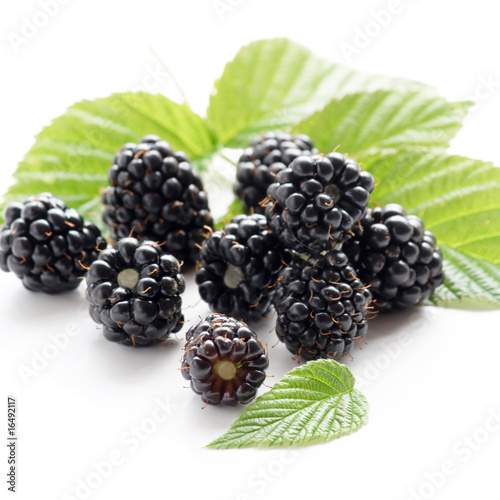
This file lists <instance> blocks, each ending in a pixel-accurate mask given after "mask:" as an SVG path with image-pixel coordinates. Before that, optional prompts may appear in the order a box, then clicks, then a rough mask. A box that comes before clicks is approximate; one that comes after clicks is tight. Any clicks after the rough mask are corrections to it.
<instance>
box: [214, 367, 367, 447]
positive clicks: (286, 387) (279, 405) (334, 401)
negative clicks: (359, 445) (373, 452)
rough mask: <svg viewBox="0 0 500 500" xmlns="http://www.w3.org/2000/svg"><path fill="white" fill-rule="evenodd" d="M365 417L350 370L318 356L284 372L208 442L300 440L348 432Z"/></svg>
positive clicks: (224, 444)
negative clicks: (281, 376) (224, 431)
mask: <svg viewBox="0 0 500 500" xmlns="http://www.w3.org/2000/svg"><path fill="white" fill-rule="evenodd" d="M367 421H368V403H367V401H366V399H365V397H364V396H363V395H362V394H361V393H360V392H359V391H358V390H357V389H354V377H353V376H352V373H351V372H350V371H349V369H348V368H347V367H346V366H344V365H341V364H339V363H337V362H336V361H333V360H326V359H321V360H318V361H310V362H309V363H307V364H305V365H303V366H299V367H297V368H294V369H293V370H292V371H291V372H289V373H287V374H286V375H285V377H284V378H283V379H282V380H281V381H280V382H278V383H277V384H275V385H274V387H273V388H272V389H271V390H270V391H269V392H266V393H265V394H263V395H262V396H260V397H259V398H258V399H257V400H256V401H255V402H254V403H252V404H250V405H249V406H248V407H247V408H246V409H245V410H244V411H243V412H242V413H241V414H240V416H239V417H238V419H237V420H236V422H235V423H234V424H233V425H232V426H231V428H230V429H229V431H228V432H227V433H226V434H224V435H223V436H221V437H220V438H218V439H216V440H215V441H213V442H212V443H210V444H209V445H208V447H209V448H218V449H223V448H245V447H252V446H253V447H263V448H264V447H267V448H269V447H286V446H302V445H308V444H313V443H320V442H324V441H330V440H332V439H336V438H339V437H341V436H345V435H347V434H352V433H353V432H355V431H357V430H358V429H359V428H360V427H361V426H362V425H363V424H365V423H366V422H367Z"/></svg>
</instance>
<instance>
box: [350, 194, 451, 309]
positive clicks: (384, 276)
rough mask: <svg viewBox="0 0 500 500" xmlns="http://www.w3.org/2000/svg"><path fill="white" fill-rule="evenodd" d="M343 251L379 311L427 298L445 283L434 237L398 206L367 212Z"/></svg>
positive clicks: (440, 255)
mask: <svg viewBox="0 0 500 500" xmlns="http://www.w3.org/2000/svg"><path fill="white" fill-rule="evenodd" d="M344 250H345V252H346V254H347V255H348V257H349V259H350V261H351V263H352V265H353V266H354V267H355V268H356V270H357V272H358V274H359V277H360V278H361V279H362V280H363V281H364V282H365V283H367V284H368V285H370V287H371V288H370V290H371V291H372V293H373V298H374V306H375V309H376V310H378V311H380V312H385V311H390V310H392V309H403V308H406V307H409V306H413V305H416V304H418V303H420V302H422V301H424V300H427V299H428V298H429V297H430V296H431V295H432V294H433V292H434V290H435V289H436V288H437V287H438V286H439V285H441V284H442V283H443V281H444V273H443V257H442V254H441V251H440V250H439V248H438V247H437V246H436V238H435V237H434V235H433V234H432V233H431V232H430V231H426V230H425V228H424V224H423V222H422V221H421V220H420V218H418V217H417V216H415V215H406V212H405V210H404V208H403V207H402V206H401V205H397V204H393V203H392V204H389V205H386V206H384V207H377V208H374V209H373V210H368V212H367V213H366V215H365V216H364V217H363V218H362V219H361V222H360V226H359V227H357V228H356V229H355V230H354V237H352V238H351V239H349V240H348V241H347V242H346V244H345V245H344Z"/></svg>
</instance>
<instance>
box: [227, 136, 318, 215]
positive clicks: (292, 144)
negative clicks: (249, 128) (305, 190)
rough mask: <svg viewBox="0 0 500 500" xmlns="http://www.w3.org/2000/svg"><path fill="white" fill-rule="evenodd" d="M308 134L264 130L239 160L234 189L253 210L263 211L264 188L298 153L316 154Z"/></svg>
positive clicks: (254, 211) (256, 211) (265, 190)
mask: <svg viewBox="0 0 500 500" xmlns="http://www.w3.org/2000/svg"><path fill="white" fill-rule="evenodd" d="M317 152H318V151H317V150H316V149H314V148H313V144H312V141H311V139H310V138H309V137H307V135H302V134H299V135H290V134H286V133H283V132H266V133H265V134H263V135H260V136H258V137H256V138H255V139H254V140H253V141H252V142H251V144H250V147H249V148H247V149H245V151H244V152H243V154H242V155H241V157H240V159H239V161H238V168H237V171H236V184H235V186H234V191H235V193H236V195H237V196H238V197H239V198H241V199H242V200H243V201H244V203H245V205H246V207H247V208H248V209H249V210H251V211H252V213H258V214H263V213H264V211H265V207H263V206H261V205H259V203H260V202H261V201H262V200H263V199H265V197H266V192H267V188H268V187H269V186H270V185H271V184H272V183H273V182H274V180H275V177H276V175H277V174H278V173H279V172H281V171H282V170H283V169H284V168H286V167H287V166H288V165H290V163H291V162H292V161H293V160H294V159H295V158H297V156H300V155H310V154H316V153H317Z"/></svg>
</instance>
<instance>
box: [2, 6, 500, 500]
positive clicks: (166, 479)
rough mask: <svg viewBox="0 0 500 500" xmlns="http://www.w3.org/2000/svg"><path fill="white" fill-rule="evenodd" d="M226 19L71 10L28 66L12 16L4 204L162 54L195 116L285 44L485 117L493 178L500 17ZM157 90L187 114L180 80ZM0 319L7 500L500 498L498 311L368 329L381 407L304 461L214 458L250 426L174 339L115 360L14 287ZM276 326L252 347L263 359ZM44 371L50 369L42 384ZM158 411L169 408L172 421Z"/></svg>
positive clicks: (358, 362)
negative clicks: (219, 83) (10, 429)
mask: <svg viewBox="0 0 500 500" xmlns="http://www.w3.org/2000/svg"><path fill="white" fill-rule="evenodd" d="M214 3H215V2H213V1H212V0H206V1H189V2H188V1H184V2H182V1H180V0H178V1H176V2H171V1H159V0H158V1H152V0H143V1H141V2H128V1H127V2H125V1H121V2H118V1H108V2H103V1H102V0H101V1H97V0H91V1H85V2H84V1H83V0H69V1H68V0H67V1H66V5H64V6H63V5H61V6H60V7H59V11H58V12H57V13H56V14H55V15H54V16H53V18H51V19H50V20H49V21H48V22H47V23H46V25H45V26H43V27H41V28H40V29H38V30H37V31H36V32H35V34H34V35H33V36H32V38H31V39H30V40H27V43H26V44H21V45H20V46H19V47H17V49H18V50H16V47H14V46H13V44H12V43H11V41H10V40H12V38H13V37H12V34H17V35H21V34H22V33H21V30H22V27H23V25H24V24H25V22H26V21H25V20H24V18H27V19H28V20H33V18H34V17H35V16H36V15H37V13H39V12H40V11H41V7H40V4H39V2H37V1H31V0H30V1H17V2H2V6H1V7H0V36H1V38H0V57H1V59H0V62H1V66H0V68H1V70H0V71H1V78H0V137H1V140H2V148H1V155H2V158H1V167H0V168H1V174H0V188H1V189H0V190H1V191H2V192H4V191H5V189H6V188H7V186H8V184H9V183H10V182H11V179H10V174H11V173H12V172H13V171H14V169H15V165H16V163H17V162H18V161H19V160H20V159H21V157H22V155H23V154H24V153H25V152H26V151H27V150H28V149H29V147H30V145H31V144H32V142H33V137H34V135H35V134H36V133H37V132H39V130H40V129H41V128H42V127H43V126H44V125H46V124H48V123H49V121H50V119H51V118H53V117H55V116H57V115H59V114H61V113H62V112H64V110H65V108H66V107H67V106H69V105H71V104H72V103H73V102H75V101H78V100H81V99H83V98H88V99H92V98H95V97H102V96H106V95H108V94H110V93H111V92H115V91H126V90H131V89H137V88H140V87H144V82H145V80H144V79H145V77H146V76H147V75H148V72H150V71H152V70H154V69H155V68H156V67H157V63H156V60H155V59H154V57H153V56H152V55H151V53H150V51H149V47H150V46H153V47H154V48H155V49H156V50H157V51H158V52H159V53H160V54H161V56H162V58H163V59H164V60H165V61H166V63H167V65H168V66H169V68H170V70H171V71H172V73H173V74H174V75H175V77H176V79H177V80H178V81H179V83H180V85H181V86H182V88H183V89H184V92H185V94H186V95H187V96H188V99H189V102H190V104H191V105H192V106H193V107H194V109H195V110H196V111H198V112H200V113H203V112H204V109H205V107H206V104H207V101H208V93H209V91H210V89H211V86H212V82H213V80H214V79H215V78H216V77H217V76H219V75H220V74H221V72H222V69H223V66H224V64H225V62H226V61H228V60H230V59H231V58H232V57H233V56H234V54H235V53H236V51H237V50H238V48H239V47H240V46H241V45H243V44H246V43H248V42H250V41H252V40H254V39H259V38H273V37H278V36H286V37H289V38H293V39H295V40H296V41H299V42H301V43H303V44H305V45H307V46H308V47H310V48H311V49H312V50H313V51H315V52H316V53H318V54H320V55H322V56H324V57H328V58H330V59H332V60H335V61H338V62H342V63H348V64H351V65H352V66H354V67H356V68H359V69H364V70H368V71H373V72H379V73H387V74H392V75H397V76H404V77H408V78H412V79H417V80H421V81H424V82H426V83H428V84H431V85H433V86H436V87H437V88H438V89H439V90H440V92H441V93H442V94H443V95H444V96H446V97H447V98H449V99H452V100H457V99H466V98H473V97H475V98H476V99H477V100H479V104H478V105H477V106H476V108H474V109H473V111H472V112H471V115H470V117H469V118H468V119H467V120H466V122H465V127H464V129H463V130H462V131H461V132H460V133H459V134H458V136H457V138H456V140H455V141H454V142H453V145H452V151H453V152H455V153H459V154H464V155H469V156H472V157H476V158H480V159H483V160H493V161H495V163H496V164H497V165H499V164H500V150H499V148H498V144H499V140H498V139H499V130H500V126H499V125H500V68H499V62H498V49H499V47H500V30H499V29H498V18H499V11H498V9H497V8H496V6H495V3H494V2H492V1H491V0H476V1H474V2H453V1H451V0H450V1H436V0H413V1H411V0H401V1H400V2H399V8H398V9H397V10H398V12H397V13H396V14H393V15H391V16H390V18H389V19H388V21H385V22H384V24H385V26H381V21H380V19H381V18H380V16H377V13H380V11H382V10H384V9H387V8H388V7H389V4H390V2H389V1H388V0H381V1H374V2H369V1H357V2H336V1H326V0H325V1H315V0H309V1H307V2H299V1H290V0H288V1H273V2H270V1H263V0H242V1H237V0H223V1H222V2H219V6H220V5H222V6H223V5H226V6H228V7H229V8H228V9H227V10H225V11H224V12H221V11H218V10H217V9H216V8H215V7H214ZM231 5H234V6H233V7H231ZM377 17H378V19H379V21H375V19H376V18H377ZM374 22H375V23H378V24H377V25H374V24H373V23H374ZM370 23H371V24H370ZM377 26H378V28H377ZM366 29H368V30H369V32H370V36H369V38H368V41H367V42H365V45H366V46H365V47H364V48H361V49H360V50H359V51H358V52H359V53H356V54H353V55H352V57H351V58H347V57H346V56H345V50H343V47H344V48H345V45H342V44H351V45H355V42H356V40H357V41H358V42H359V37H360V35H359V33H360V31H366ZM357 35H358V38H357V39H356V36H357ZM358 46H359V44H358ZM146 81H147V80H146ZM485 82H487V83H486V84H485ZM488 82H489V83H488ZM150 90H153V91H155V92H164V93H166V94H167V95H168V96H169V97H171V98H173V99H175V100H178V99H179V98H180V96H179V94H178V92H177V91H176V89H175V86H174V85H173V83H172V82H171V81H170V80H169V79H168V78H163V79H161V81H160V82H159V83H158V85H157V86H156V88H154V89H150ZM184 303H185V306H186V307H187V309H186V311H185V314H186V318H187V320H188V321H189V323H190V324H192V323H193V322H194V321H196V320H197V316H198V314H199V315H202V316H204V315H205V314H206V313H207V312H208V309H207V307H206V306H205V304H203V303H199V301H198V295H197V291H196V287H194V286H192V285H191V286H190V287H189V289H188V292H187V293H186V296H185V298H184ZM0 318H1V323H0V324H1V327H0V335H1V349H0V368H1V378H0V387H1V390H0V396H1V401H2V402H0V408H4V409H2V410H1V411H0V429H3V430H0V436H3V435H4V434H5V433H6V427H7V426H6V396H7V394H10V395H14V396H16V397H17V398H18V406H19V417H18V434H19V442H18V446H19V447H18V453H19V475H18V493H17V496H16V497H14V498H20V499H29V500H32V499H42V500H44V499H64V498H66V499H68V498H84V497H85V496H86V498H92V499H94V498H95V499H109V498H120V499H136V498H146V499H160V498H162V499H164V498H171V497H172V496H174V495H175V496H176V497H179V498H183V499H186V498H188V499H190V498H202V499H207V500H208V499H212V498H213V499H231V500H232V499H240V500H243V499H265V498H290V499H294V498H309V497H310V498H320V497H321V498H323V497H324V498H333V497H335V498H348V499H365V498H376V499H383V500H396V499H398V500H399V499H413V500H416V499H419V498H440V499H454V500H455V499H462V498H471V497H473V496H474V498H481V499H482V500H487V499H498V498H499V497H500V483H499V480H498V467H499V463H500V395H499V389H498V387H499V380H500V363H499V362H498V353H499V351H500V331H499V330H500V328H499V326H498V325H499V323H500V312H498V311H481V312H478V311H476V312H473V311H457V310H453V309H447V310H444V309H437V308H431V309H426V308H419V309H417V310H414V311H410V312H408V313H401V314H398V315H395V316H391V317H387V318H380V319H378V320H377V321H376V322H373V323H372V325H371V328H370V335H369V338H368V340H367V343H366V344H365V345H363V346H362V349H356V350H355V351H354V353H353V358H354V359H353V360H345V362H346V363H347V365H348V366H349V368H350V369H351V370H352V372H353V373H354V375H355V376H356V377H357V379H358V381H359V383H360V388H362V390H363V392H364V393H365V394H366V396H367V398H368V400H369V402H370V403H371V416H370V422H369V424H368V425H367V426H366V427H364V428H363V429H362V430H361V431H359V432H358V433H356V434H354V435H352V436H349V437H345V438H342V439H340V440H338V441H334V442H331V443H327V444H325V445H317V446H313V447H308V448H301V449H297V450H295V451H293V452H290V451H282V450H272V451H269V450H234V451H210V450H207V449H203V446H204V445H206V444H207V443H209V442H210V441H211V440H212V439H214V438H216V437H218V436H219V435H220V434H221V433H223V432H224V431H225V430H226V429H227V428H228V427H229V425H230V424H231V422H232V421H233V420H234V419H235V417H236V416H237V413H238V411H239V410H238V409H227V408H213V407H209V408H206V409H204V410H202V409H201V407H202V406H203V405H202V403H201V400H199V399H198V397H196V396H195V395H194V393H192V391H190V390H189V389H184V388H183V385H186V384H185V383H184V380H183V379H182V377H181V376H180V374H179V372H178V367H179V364H178V359H179V358H180V356H181V347H182V340H181V339H180V337H181V336H179V339H178V340H175V339H174V340H171V341H169V342H168V343H166V344H165V345H163V346H161V347H158V348H153V349H144V350H140V349H137V350H134V349H130V348H126V347H122V346H117V345H114V344H111V343H109V342H107V341H105V340H104V339H103V338H102V335H101V333H100V331H99V330H97V329H96V327H95V325H94V324H93V323H92V322H91V320H90V318H89V317H88V315H87V313H86V306H85V301H84V298H83V290H79V291H77V292H74V293H71V294H68V295H66V296H61V297H57V298H54V297H49V296H44V295H41V294H33V293H30V292H28V291H26V290H24V289H23V287H22V286H21V284H20V283H19V281H18V280H17V279H16V278H15V277H14V276H12V275H6V274H3V275H2V276H0ZM272 326H273V325H272V321H270V322H269V323H268V324H265V325H263V326H262V327H261V328H259V329H258V333H259V335H260V336H261V337H262V339H263V340H264V341H265V342H267V343H268V344H269V346H271V345H273V344H274V343H275V335H274V333H272V332H269V331H270V330H271V328H272ZM65 332H66V333H65ZM69 334H72V336H71V337H69ZM56 338H58V339H59V342H63V344H61V347H60V348H57V347H54V345H55V344H54V342H55V340H54V339H56ZM64 339H66V340H64ZM270 351H271V352H270V359H271V366H270V370H269V373H271V374H273V375H274V376H275V377H274V378H270V379H269V384H270V385H272V383H273V381H276V380H278V379H279V378H281V377H282V375H283V374H284V373H285V372H287V371H289V370H290V369H292V368H293V367H294V366H296V362H295V361H293V360H292V359H291V355H290V354H289V353H288V352H287V351H286V349H285V348H284V347H283V345H281V344H280V345H277V346H276V347H274V348H270ZM41 356H44V357H45V358H47V356H49V357H51V358H52V359H50V360H48V361H47V360H45V364H44V362H43V361H41ZM33 363H34V366H35V367H36V374H32V375H31V376H27V378H26V377H25V378H24V380H23V377H22V376H21V374H20V369H21V370H22V369H23V367H31V366H32V364H33ZM158 401H160V404H161V403H163V404H165V402H166V401H170V406H169V408H170V409H169V417H168V418H167V419H163V416H164V415H165V413H164V411H163V410H162V409H161V405H160V406H158V404H159V403H158ZM492 415H496V416H497V419H498V420H499V421H498V423H496V424H494V420H493V416H492ZM160 420H161V421H160ZM137 429H139V432H140V438H137V437H135V438H134V437H133V433H134V432H136V431H137ZM2 439H3V438H2ZM140 439H143V440H142V441H141V440H140ZM4 442H5V441H4ZM0 449H2V450H3V451H1V452H0V464H1V466H0V471H2V473H1V477H2V478H3V479H1V481H0V492H1V493H0V496H1V498H4V496H5V498H9V496H8V495H11V496H12V493H9V492H7V484H6V482H5V475H4V474H5V473H4V471H5V472H6V468H7V466H6V461H7V457H6V455H7V449H6V448H5V447H4V445H2V446H1V447H0ZM110 456H111V457H113V458H116V457H117V456H119V457H121V459H120V460H119V462H120V463H119V464H117V465H115V466H114V467H113V470H112V471H111V472H110V471H109V467H108V469H106V470H104V471H101V475H100V476H99V475H97V473H96V472H95V470H96V469H95V464H98V463H102V462H104V461H109V459H110ZM443 468H444V470H445V472H446V474H444V473H442V472H439V471H443ZM104 473H105V474H104ZM103 475H108V477H106V478H104V479H103V477H102V476H103ZM82 482H90V486H91V488H90V489H88V487H87V489H86V488H85V487H82V486H81V485H82ZM78 485H80V486H78ZM65 495H66V496H65Z"/></svg>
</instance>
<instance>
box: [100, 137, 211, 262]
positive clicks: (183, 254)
mask: <svg viewBox="0 0 500 500" xmlns="http://www.w3.org/2000/svg"><path fill="white" fill-rule="evenodd" d="M108 177H109V182H110V185H109V186H108V187H107V188H106V189H105V190H104V192H103V194H102V202H103V204H104V207H105V210H104V214H103V220H104V222H105V223H106V224H107V225H108V226H109V227H110V230H111V237H112V238H113V239H114V240H115V241H117V240H119V239H120V238H125V237H127V236H129V235H131V234H133V236H134V237H136V238H138V239H139V240H151V241H157V242H162V243H163V242H164V243H165V246H164V247H163V249H164V251H165V252H167V253H171V254H173V255H174V256H175V257H177V258H178V259H179V260H183V261H185V262H186V263H194V262H196V260H197V259H198V254H199V250H198V245H200V244H201V242H202V241H203V240H204V239H205V235H206V233H207V230H206V228H207V227H212V225H213V220H212V216H211V215H210V211H209V209H208V199H207V194H206V193H205V191H204V190H203V184H202V182H201V179H200V176H199V174H198V172H197V171H196V170H195V169H194V168H193V167H192V166H191V164H190V162H189V158H188V157H187V156H186V154H185V153H183V152H182V151H177V152H175V151H174V150H173V149H172V147H171V146H170V144H168V143H167V142H165V141H162V140H160V138H159V137H157V136H155V135H148V136H146V137H144V138H143V139H142V140H141V142H140V143H139V144H133V143H127V144H125V145H124V146H122V148H121V149H120V151H119V152H118V153H117V154H116V156H115V159H114V161H113V165H112V166H111V168H110V169H109V173H108Z"/></svg>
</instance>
